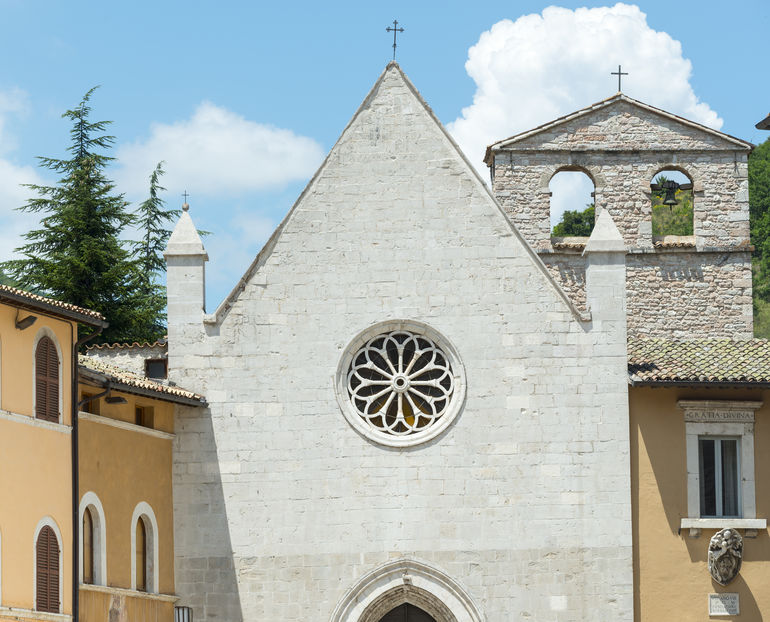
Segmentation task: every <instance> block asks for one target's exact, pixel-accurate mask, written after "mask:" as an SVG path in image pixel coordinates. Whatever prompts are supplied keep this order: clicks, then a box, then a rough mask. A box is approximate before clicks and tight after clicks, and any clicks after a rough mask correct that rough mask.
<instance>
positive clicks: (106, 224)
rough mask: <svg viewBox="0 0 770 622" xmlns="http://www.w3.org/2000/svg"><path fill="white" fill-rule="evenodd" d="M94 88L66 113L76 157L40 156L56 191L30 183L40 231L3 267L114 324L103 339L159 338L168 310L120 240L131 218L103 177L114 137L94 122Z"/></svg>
mask: <svg viewBox="0 0 770 622" xmlns="http://www.w3.org/2000/svg"><path fill="white" fill-rule="evenodd" d="M94 90H95V89H91V90H90V91H88V93H86V95H85V96H84V97H83V99H82V100H81V102H80V104H79V105H78V106H77V107H76V108H74V109H73V110H68V111H67V112H65V113H64V114H63V115H62V117H63V118H66V119H68V120H69V121H71V123H72V128H71V130H70V146H69V147H68V149H67V151H68V153H69V156H70V157H69V158H68V159H56V158H39V162H40V165H41V166H42V167H44V168H47V169H49V170H51V171H54V172H56V173H57V174H59V175H61V177H60V179H59V181H58V183H57V184H56V185H54V186H39V185H30V186H29V187H30V188H31V189H32V190H34V191H35V193H36V194H37V196H36V197H35V198H32V199H30V200H29V202H28V203H27V204H26V205H24V206H22V207H20V208H19V209H20V210H22V211H26V212H34V213H38V214H40V216H41V221H40V228H39V229H35V230H33V231H30V232H28V233H27V234H26V235H25V240H26V244H24V245H22V246H21V248H18V249H16V251H17V252H18V253H19V254H20V255H22V258H21V259H15V260H11V261H7V262H5V263H4V264H3V265H2V268H3V269H4V270H5V271H6V272H7V273H8V275H9V276H10V278H11V279H13V280H14V281H15V282H16V283H18V285H19V286H20V287H23V288H25V289H29V290H33V291H39V292H41V293H44V294H45V295H48V296H51V297H53V298H57V299H59V300H64V301H67V302H70V303H73V304H76V305H79V306H82V307H87V308H89V309H94V310H96V311H99V312H100V313H102V314H103V315H104V316H105V317H106V318H107V321H108V322H109V323H110V326H109V328H107V329H106V330H105V331H104V333H103V334H102V335H101V336H100V337H99V338H98V342H110V341H135V340H136V341H142V340H145V339H153V338H154V337H155V336H157V335H156V334H154V333H153V332H152V331H153V330H154V327H157V325H158V324H159V321H158V318H159V317H160V318H161V320H160V322H161V323H162V315H160V314H161V313H162V309H163V305H162V304H161V305H160V306H158V304H157V301H156V300H155V299H154V298H152V297H151V298H149V299H148V297H147V295H146V293H147V292H146V289H144V288H143V287H142V284H143V277H142V274H141V272H140V269H139V264H138V262H136V261H135V260H134V259H133V257H132V256H131V253H130V252H129V251H128V250H127V249H126V248H125V246H124V244H123V243H122V242H121V240H120V234H121V233H122V231H123V230H124V228H125V227H126V226H128V225H129V224H131V223H132V222H133V217H132V216H131V215H130V214H129V213H128V212H127V211H126V205H127V203H126V201H125V200H124V198H123V195H122V194H118V193H116V192H115V188H114V184H113V183H112V182H111V181H110V180H108V179H107V177H106V176H105V169H106V167H107V165H108V164H109V163H110V162H111V161H112V159H113V158H111V157H108V156H106V155H104V153H103V152H104V150H106V149H109V148H110V147H111V146H112V144H113V142H114V140H115V139H114V137H113V136H109V135H107V134H105V131H106V128H107V126H108V125H109V122H108V121H96V122H91V121H90V120H89V115H90V113H91V108H90V106H89V105H88V104H89V100H90V99H91V96H92V94H93V92H94ZM161 325H162V324H161ZM148 329H149V330H150V332H149V334H148Z"/></svg>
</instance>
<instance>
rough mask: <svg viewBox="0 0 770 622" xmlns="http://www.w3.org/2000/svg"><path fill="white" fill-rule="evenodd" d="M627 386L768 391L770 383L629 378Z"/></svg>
mask: <svg viewBox="0 0 770 622" xmlns="http://www.w3.org/2000/svg"><path fill="white" fill-rule="evenodd" d="M628 384H630V385H631V386H632V387H660V388H665V387H691V388H695V389H698V388H700V389H770V382H764V381H763V382H752V381H749V380H640V379H635V378H633V377H631V376H629V378H628Z"/></svg>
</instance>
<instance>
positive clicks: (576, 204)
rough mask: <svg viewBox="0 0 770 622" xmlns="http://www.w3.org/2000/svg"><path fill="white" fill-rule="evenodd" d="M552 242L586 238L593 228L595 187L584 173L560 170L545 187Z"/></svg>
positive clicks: (565, 168)
mask: <svg viewBox="0 0 770 622" xmlns="http://www.w3.org/2000/svg"><path fill="white" fill-rule="evenodd" d="M548 189H549V190H550V193H551V204H550V219H551V237H552V238H573V237H579V238H587V237H588V236H590V235H591V231H593V228H594V211H595V210H594V197H595V191H596V184H595V182H594V179H593V178H592V177H591V175H590V174H589V173H588V171H587V170H585V169H583V168H580V167H577V166H568V167H562V168H560V169H559V170H558V171H556V173H554V175H553V177H551V180H550V182H549V183H548Z"/></svg>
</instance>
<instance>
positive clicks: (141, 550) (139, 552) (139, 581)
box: [136, 516, 148, 592]
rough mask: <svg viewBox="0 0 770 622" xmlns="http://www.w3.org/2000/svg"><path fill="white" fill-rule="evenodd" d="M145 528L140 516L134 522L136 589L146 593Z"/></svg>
mask: <svg viewBox="0 0 770 622" xmlns="http://www.w3.org/2000/svg"><path fill="white" fill-rule="evenodd" d="M147 574H148V573H147V527H145V525H144V518H142V517H141V516H140V517H139V520H138V521H136V589H137V590H139V591H140V592H146V591H147Z"/></svg>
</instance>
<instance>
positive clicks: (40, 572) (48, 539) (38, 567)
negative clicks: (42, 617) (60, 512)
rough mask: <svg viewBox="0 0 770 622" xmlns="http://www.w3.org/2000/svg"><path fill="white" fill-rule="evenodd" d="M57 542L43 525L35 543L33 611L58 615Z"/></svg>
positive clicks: (53, 534) (46, 526)
mask: <svg viewBox="0 0 770 622" xmlns="http://www.w3.org/2000/svg"><path fill="white" fill-rule="evenodd" d="M59 554H60V550H59V540H58V539H57V537H56V533H55V532H54V530H53V529H52V528H51V527H50V526H49V525H45V526H44V527H43V528H42V529H41V530H40V531H39V533H38V534H37V541H36V542H35V610H36V611H46V612H48V613H59V581H60V577H59Z"/></svg>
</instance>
